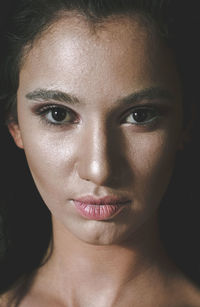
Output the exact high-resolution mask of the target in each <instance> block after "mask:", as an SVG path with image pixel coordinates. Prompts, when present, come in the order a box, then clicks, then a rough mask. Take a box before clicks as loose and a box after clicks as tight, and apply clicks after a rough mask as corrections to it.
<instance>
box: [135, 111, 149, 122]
mask: <svg viewBox="0 0 200 307" xmlns="http://www.w3.org/2000/svg"><path fill="white" fill-rule="evenodd" d="M133 117H134V120H136V121H137V122H143V121H145V120H146V117H147V114H146V111H145V110H140V111H135V112H134V113H133Z"/></svg>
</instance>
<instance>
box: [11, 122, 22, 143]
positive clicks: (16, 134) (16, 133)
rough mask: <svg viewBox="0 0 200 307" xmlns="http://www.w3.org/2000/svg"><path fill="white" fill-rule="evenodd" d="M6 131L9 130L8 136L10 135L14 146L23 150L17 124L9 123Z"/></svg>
mask: <svg viewBox="0 0 200 307" xmlns="http://www.w3.org/2000/svg"><path fill="white" fill-rule="evenodd" d="M8 130H9V132H10V134H11V135H12V137H13V140H14V142H15V144H16V145H17V146H18V147H19V148H21V149H23V148H24V145H23V141H22V137H21V131H20V127H19V125H18V124H17V123H14V122H10V123H9V124H8Z"/></svg>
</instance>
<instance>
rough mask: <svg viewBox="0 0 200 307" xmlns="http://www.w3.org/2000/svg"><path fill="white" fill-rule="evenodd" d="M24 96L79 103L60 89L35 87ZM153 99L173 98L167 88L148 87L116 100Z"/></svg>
mask: <svg viewBox="0 0 200 307" xmlns="http://www.w3.org/2000/svg"><path fill="white" fill-rule="evenodd" d="M25 97H26V98H27V99H29V100H35V101H48V100H53V101H59V102H64V103H69V104H79V103H81V102H80V100H79V99H78V98H77V97H76V96H74V95H72V94H68V93H65V92H63V91H60V90H49V89H36V90H34V91H32V92H30V93H28V94H26V95H25ZM155 99H161V100H163V99H165V100H166V99H167V100H173V99H174V96H173V94H172V93H171V92H170V91H169V90H168V89H164V88H161V87H150V88H146V89H143V90H140V91H136V92H134V93H132V94H130V95H128V96H125V97H123V98H120V99H118V100H117V102H118V103H122V104H124V103H125V104H136V103H139V102H140V101H142V100H155Z"/></svg>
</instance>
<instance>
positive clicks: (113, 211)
mask: <svg viewBox="0 0 200 307" xmlns="http://www.w3.org/2000/svg"><path fill="white" fill-rule="evenodd" d="M73 201H74V205H75V208H76V209H77V211H78V212H79V213H80V214H81V216H83V217H85V218H87V219H90V220H97V221H98V220H108V219H111V218H113V217H114V216H116V215H118V214H119V213H120V212H121V211H122V210H123V209H125V208H126V207H127V205H128V204H130V202H131V200H129V199H127V198H124V197H116V196H105V197H103V198H95V197H93V196H85V197H81V198H78V199H74V200H73Z"/></svg>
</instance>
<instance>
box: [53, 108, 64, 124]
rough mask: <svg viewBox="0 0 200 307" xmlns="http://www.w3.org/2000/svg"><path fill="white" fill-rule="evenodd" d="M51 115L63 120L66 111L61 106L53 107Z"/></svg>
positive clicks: (57, 119) (55, 118)
mask: <svg viewBox="0 0 200 307" xmlns="http://www.w3.org/2000/svg"><path fill="white" fill-rule="evenodd" d="M52 117H53V119H54V120H56V121H63V120H64V119H65V117H66V111H65V110H63V109H61V108H55V109H54V110H52Z"/></svg>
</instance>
